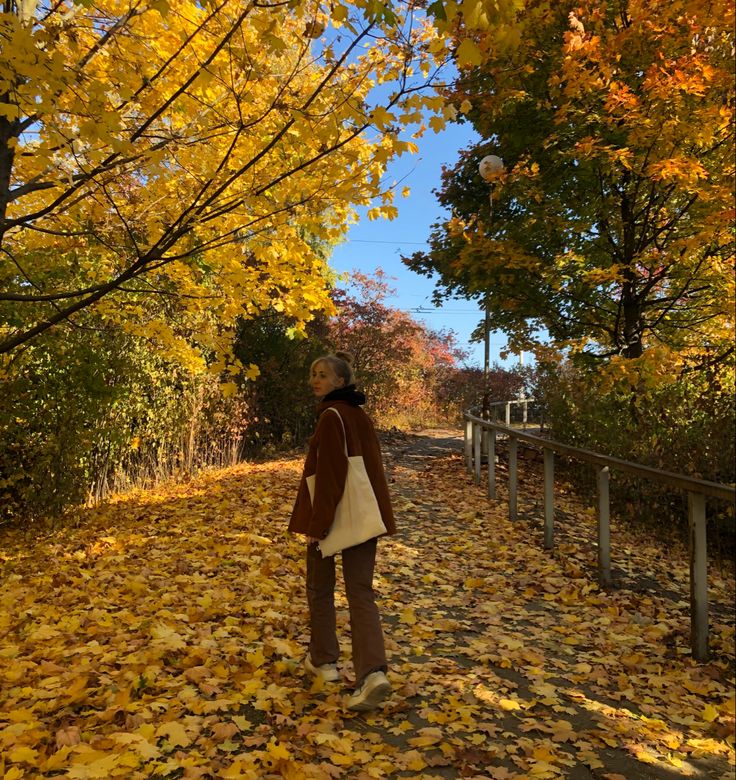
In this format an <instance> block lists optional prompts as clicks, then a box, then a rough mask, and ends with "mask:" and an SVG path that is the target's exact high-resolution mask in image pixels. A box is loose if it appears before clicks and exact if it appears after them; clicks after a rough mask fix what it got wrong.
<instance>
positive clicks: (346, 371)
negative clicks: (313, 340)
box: [309, 352, 355, 387]
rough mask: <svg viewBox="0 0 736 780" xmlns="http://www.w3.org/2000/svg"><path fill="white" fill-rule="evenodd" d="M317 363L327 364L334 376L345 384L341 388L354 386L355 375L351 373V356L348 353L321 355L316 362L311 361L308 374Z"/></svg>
mask: <svg viewBox="0 0 736 780" xmlns="http://www.w3.org/2000/svg"><path fill="white" fill-rule="evenodd" d="M317 363H327V365H328V366H329V367H330V368H331V369H332V370H333V371H334V373H335V376H338V377H341V378H342V379H343V380H344V381H345V384H344V385H343V387H347V386H348V385H354V384H355V374H354V373H353V356H352V355H351V354H350V353H349V352H335V353H334V354H332V355H322V357H318V358H317V359H316V360H314V361H312V365H311V366H310V368H309V370H310V372H311V371H312V369H314V367H315V366H316V365H317Z"/></svg>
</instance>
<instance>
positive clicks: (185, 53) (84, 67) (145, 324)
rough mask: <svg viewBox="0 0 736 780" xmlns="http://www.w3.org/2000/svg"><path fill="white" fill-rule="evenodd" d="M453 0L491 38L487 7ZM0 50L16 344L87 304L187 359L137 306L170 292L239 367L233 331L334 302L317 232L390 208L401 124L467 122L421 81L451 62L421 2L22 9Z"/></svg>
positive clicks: (0, 233) (0, 120)
mask: <svg viewBox="0 0 736 780" xmlns="http://www.w3.org/2000/svg"><path fill="white" fill-rule="evenodd" d="M461 5H462V8H463V9H465V11H466V12H468V11H470V10H471V8H474V7H477V8H476V11H477V12H476V13H475V16H476V17H477V19H476V24H479V25H485V26H487V25H488V18H487V11H488V10H489V9H491V8H492V7H494V6H495V4H494V3H491V2H489V1H488V0H482V2H481V0H474V2H465V3H462V4H461ZM510 6H513V3H510ZM445 7H447V10H446V9H445ZM458 7H459V6H458V4H457V3H452V2H448V3H442V2H439V3H434V4H433V7H432V10H433V12H434V13H439V14H440V15H441V16H444V17H446V16H447V12H449V13H450V15H452V14H453V13H456V12H457V8H458ZM494 13H495V14H496V16H498V14H499V12H498V10H496V11H494ZM438 24H439V25H440V26H442V25H443V24H444V22H438ZM0 39H1V40H2V42H3V50H4V52H7V53H9V55H10V56H7V57H4V59H3V62H2V65H1V66H0V246H1V247H2V254H0V327H2V332H1V336H0V353H4V354H7V353H11V352H12V351H13V350H14V349H16V348H17V347H18V346H20V345H23V344H26V343H28V342H29V341H32V340H33V339H34V338H35V337H36V336H38V335H39V334H42V333H44V332H46V331H47V330H48V329H49V328H52V327H54V326H55V325H58V324H67V323H69V322H71V323H72V325H73V324H75V322H76V319H75V317H76V315H78V313H79V312H82V311H84V310H85V309H88V308H90V307H94V309H95V312H96V314H97V315H98V316H100V317H102V318H104V319H106V320H113V321H116V322H121V323H123V324H124V325H125V327H126V329H127V330H128V331H129V332H131V333H134V334H138V335H141V336H146V337H149V338H152V339H153V340H155V341H156V342H157V343H158V344H159V346H160V348H162V349H170V350H172V351H176V349H177V348H178V349H180V350H181V349H186V348H187V347H191V344H186V345H183V343H182V342H184V341H186V339H184V338H183V336H182V334H181V333H180V332H179V329H177V327H176V326H175V324H173V323H172V322H171V321H170V318H168V319H167V318H166V317H157V318H154V319H146V318H145V317H143V316H142V315H141V311H142V310H145V309H146V306H147V301H148V300H150V299H151V298H152V297H156V296H162V297H164V298H174V299H176V301H177V303H178V305H179V306H181V307H183V308H184V309H185V310H186V312H187V313H188V315H189V316H190V318H191V319H192V320H193V322H192V323H191V326H192V327H193V329H194V332H195V333H196V334H197V336H198V338H199V341H200V343H199V344H197V345H196V348H197V349H199V350H204V351H207V350H208V349H209V350H213V351H215V352H216V353H217V354H219V355H220V361H223V360H224V361H225V362H226V364H228V363H230V364H232V366H231V367H232V368H233V371H236V370H237V369H238V368H239V367H238V366H237V364H235V363H234V362H233V361H232V360H230V358H229V357H228V355H229V352H228V346H227V338H226V337H224V336H223V334H222V332H221V331H222V330H225V331H227V329H228V328H230V327H231V326H232V324H233V322H234V320H235V318H236V317H237V316H253V315H254V314H257V313H258V312H260V311H263V310H267V309H268V308H269V307H271V306H275V307H276V308H278V309H279V310H281V311H283V312H285V313H286V314H288V315H289V316H290V317H292V318H293V319H294V321H295V324H296V325H295V326H296V327H297V328H300V327H302V326H303V323H304V322H305V321H306V320H308V319H309V318H310V316H311V313H312V312H313V311H315V310H319V309H326V310H329V307H330V302H329V297H328V295H327V291H328V287H329V285H328V283H327V279H326V278H325V264H324V261H323V258H322V256H320V254H319V253H318V252H316V251H315V250H314V244H313V241H312V242H310V237H311V238H315V237H316V238H317V239H319V240H321V241H323V242H326V244H327V245H331V244H333V243H334V242H335V241H336V240H338V239H339V238H340V237H341V236H342V235H343V234H344V232H345V230H346V229H347V224H348V223H349V222H350V220H351V219H352V217H353V213H354V212H353V207H354V206H355V205H357V204H361V205H368V204H373V208H372V209H371V216H374V217H375V216H385V217H388V218H390V217H392V216H393V215H394V214H395V206H394V205H393V198H394V189H393V186H392V183H391V182H385V181H384V180H383V178H382V176H383V173H384V171H385V166H386V164H387V162H388V161H389V160H390V159H391V158H393V157H394V156H396V155H400V154H403V153H406V152H411V151H414V150H415V149H416V146H415V144H414V142H413V140H411V139H410V138H405V137H403V136H402V133H401V130H402V128H403V127H404V126H405V125H407V124H410V123H416V124H417V126H418V127H417V130H416V133H419V134H421V133H422V132H423V131H424V125H421V124H419V123H421V122H422V121H423V120H424V119H425V115H431V114H435V116H433V117H432V120H433V121H432V126H433V128H434V129H435V130H437V129H439V128H440V127H441V126H442V124H443V123H444V119H443V117H444V116H445V115H447V116H450V115H451V114H452V113H454V109H452V107H447V106H445V102H444V100H443V99H442V97H441V96H439V95H436V94H434V93H433V92H432V91H431V90H426V89H425V88H426V87H428V86H430V85H431V84H432V83H433V82H434V80H435V75H436V69H437V67H438V66H440V65H441V64H442V63H443V61H444V60H445V58H446V55H447V51H448V50H447V48H446V46H445V38H444V37H442V36H441V35H440V34H439V33H438V30H437V28H435V27H434V26H433V25H432V23H431V21H430V18H428V17H427V16H426V14H424V13H422V12H421V9H419V8H418V7H417V6H416V4H415V3H413V2H387V3H382V2H376V0H352V2H345V3H320V2H312V1H311V0H293V1H292V2H289V3H288V4H285V3H280V2H277V3H273V4H269V3H265V2H263V3H260V2H255V0H249V2H246V3H244V4H241V3H238V2H235V1H234V0H220V2H214V1H213V2H211V3H205V4H201V3H197V2H192V0H135V2H133V3H131V4H125V3H119V2H118V1H117V0H104V1H103V2H99V3H95V4H94V5H93V6H92V5H90V4H89V3H85V2H74V0H66V1H65V2H62V3H53V4H52V3H47V2H44V1H43V0H23V2H15V0H11V2H9V3H8V4H6V6H5V7H4V8H3V12H2V14H1V15H0ZM204 311H207V312H209V313H210V314H212V315H214V316H215V317H216V319H217V321H218V323H219V329H218V328H217V327H215V328H213V327H207V323H204V322H202V321H201V319H202V317H201V315H202V313H203V312H204ZM192 359H194V358H192ZM219 368H220V366H219V365H216V367H215V373H217V371H218V370H219Z"/></svg>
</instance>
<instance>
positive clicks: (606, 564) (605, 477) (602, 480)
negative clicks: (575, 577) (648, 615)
mask: <svg viewBox="0 0 736 780" xmlns="http://www.w3.org/2000/svg"><path fill="white" fill-rule="evenodd" d="M610 481H611V470H610V469H609V468H608V466H603V468H600V469H598V475H597V482H598V583H599V584H600V585H601V586H602V587H604V588H607V587H610V585H611V508H610V501H609V483H610Z"/></svg>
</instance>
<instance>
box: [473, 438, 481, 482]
mask: <svg viewBox="0 0 736 780" xmlns="http://www.w3.org/2000/svg"><path fill="white" fill-rule="evenodd" d="M482 439H483V428H481V426H480V425H479V424H478V423H476V424H475V425H474V426H473V473H474V479H475V484H476V485H480V444H481V441H482Z"/></svg>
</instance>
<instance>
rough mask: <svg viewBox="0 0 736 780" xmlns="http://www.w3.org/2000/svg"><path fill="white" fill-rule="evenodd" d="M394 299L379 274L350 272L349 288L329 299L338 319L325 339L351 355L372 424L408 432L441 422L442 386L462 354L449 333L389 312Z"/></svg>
mask: <svg viewBox="0 0 736 780" xmlns="http://www.w3.org/2000/svg"><path fill="white" fill-rule="evenodd" d="M393 293H395V290H393V289H392V288H391V285H390V278H389V277H388V276H387V275H386V274H385V273H384V272H383V271H381V269H378V270H377V271H376V272H375V274H373V275H372V276H368V275H366V274H363V273H360V272H358V271H353V272H352V274H351V276H350V284H349V286H348V287H338V288H337V289H336V290H335V292H334V294H333V299H334V302H335V306H336V309H337V314H336V316H334V317H332V318H330V319H329V320H328V321H327V332H326V339H327V342H328V343H330V344H331V345H333V349H343V350H347V351H348V352H350V353H351V354H352V355H353V357H354V359H355V370H356V375H357V377H358V381H359V383H360V387H361V388H363V389H365V391H366V393H367V396H368V404H367V409H368V410H369V413H370V414H371V415H372V416H373V417H375V419H376V422H377V423H378V424H379V425H380V426H383V427H391V426H393V425H398V426H399V427H405V426H406V425H408V426H409V427H411V426H416V425H418V424H419V425H421V424H422V422H424V423H425V424H426V422H427V420H428V419H429V418H432V419H433V421H436V420H437V419H438V418H439V417H440V416H442V413H441V412H440V411H439V409H438V402H439V400H440V399H439V396H440V383H441V382H442V380H443V378H444V377H445V375H446V374H447V373H450V372H452V371H454V370H456V369H457V362H458V361H459V360H461V359H462V358H463V357H464V356H465V353H464V352H463V351H462V350H460V349H459V348H458V347H457V345H456V343H455V338H454V334H453V333H452V332H449V333H446V332H441V331H435V330H433V329H431V328H428V327H427V326H426V325H424V324H422V323H421V322H419V321H417V320H416V319H414V318H413V317H412V316H411V315H410V314H409V313H408V312H405V311H401V310H399V309H395V308H393V307H391V306H388V305H387V303H386V299H387V297H388V296H390V295H392V294H393Z"/></svg>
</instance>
